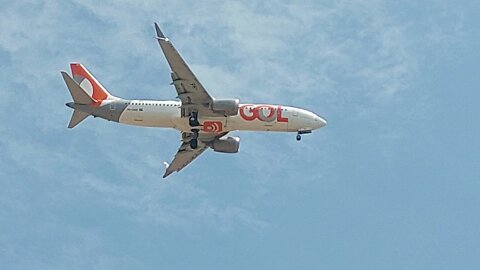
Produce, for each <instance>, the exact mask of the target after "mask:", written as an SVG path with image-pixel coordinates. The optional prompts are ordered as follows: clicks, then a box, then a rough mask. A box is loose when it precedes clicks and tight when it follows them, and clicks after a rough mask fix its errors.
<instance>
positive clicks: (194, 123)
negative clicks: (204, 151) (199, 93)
mask: <svg viewBox="0 0 480 270" xmlns="http://www.w3.org/2000/svg"><path fill="white" fill-rule="evenodd" d="M188 124H189V125H190V127H192V139H191V140H190V148H192V149H197V147H198V132H199V129H198V128H196V127H198V126H200V122H198V112H195V111H193V112H191V113H190V116H189V117H188Z"/></svg>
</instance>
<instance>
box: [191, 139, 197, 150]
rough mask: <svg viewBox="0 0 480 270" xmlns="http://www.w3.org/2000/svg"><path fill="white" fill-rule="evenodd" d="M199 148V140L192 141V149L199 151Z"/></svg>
mask: <svg viewBox="0 0 480 270" xmlns="http://www.w3.org/2000/svg"><path fill="white" fill-rule="evenodd" d="M197 147H198V140H197V139H191V140H190V148H192V149H197Z"/></svg>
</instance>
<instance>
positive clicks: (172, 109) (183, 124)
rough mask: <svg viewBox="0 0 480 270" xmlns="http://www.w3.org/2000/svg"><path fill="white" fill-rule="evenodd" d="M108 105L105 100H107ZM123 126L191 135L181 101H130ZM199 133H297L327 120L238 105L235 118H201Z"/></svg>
mask: <svg viewBox="0 0 480 270" xmlns="http://www.w3.org/2000/svg"><path fill="white" fill-rule="evenodd" d="M107 102H108V101H107ZM119 122H120V123H123V124H129V125H135V126H146V127H164V128H175V129H177V130H180V131H182V132H191V129H192V127H191V126H190V125H189V122H188V118H187V117H181V102H179V101H158V100H132V101H130V102H129V104H128V105H127V107H126V108H125V110H124V111H123V112H122V114H121V115H120V118H119ZM199 122H200V124H201V125H202V126H201V129H200V133H211V132H213V133H220V132H227V131H233V130H251V131H284V132H297V131H300V130H314V129H317V128H320V127H323V126H324V125H325V124H326V121H325V120H324V119H323V118H321V117H319V116H317V115H316V114H314V113H312V112H309V111H307V110H304V109H299V108H295V107H289V106H281V105H269V104H240V106H239V111H238V114H237V115H234V116H220V117H202V115H201V114H200V115H199Z"/></svg>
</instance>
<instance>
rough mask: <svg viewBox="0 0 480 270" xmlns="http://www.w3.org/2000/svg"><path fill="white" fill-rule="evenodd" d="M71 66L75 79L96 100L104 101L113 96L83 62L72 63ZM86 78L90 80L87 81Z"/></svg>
mask: <svg viewBox="0 0 480 270" xmlns="http://www.w3.org/2000/svg"><path fill="white" fill-rule="evenodd" d="M70 68H71V70H72V75H73V78H74V79H75V81H77V83H78V84H80V86H81V87H82V88H83V89H84V90H85V91H86V92H87V93H88V94H89V95H90V96H91V97H92V98H93V99H94V100H96V101H103V100H106V99H110V98H111V97H112V96H111V95H110V94H109V93H108V92H107V90H106V89H105V88H104V87H103V86H102V85H101V84H100V83H99V82H98V81H97V79H95V77H93V75H92V74H91V73H90V72H89V71H88V70H87V69H86V68H85V67H84V66H83V65H82V64H79V63H71V64H70ZM85 79H86V80H88V81H85Z"/></svg>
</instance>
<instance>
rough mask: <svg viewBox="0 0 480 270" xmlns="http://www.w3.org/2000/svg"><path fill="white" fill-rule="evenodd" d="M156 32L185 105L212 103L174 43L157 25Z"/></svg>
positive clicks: (178, 92)
mask: <svg viewBox="0 0 480 270" xmlns="http://www.w3.org/2000/svg"><path fill="white" fill-rule="evenodd" d="M155 31H156V33H157V40H158V44H159V45H160V48H162V51H163V53H164V54H165V58H166V59H167V62H168V65H169V66H170V69H171V71H172V82H173V85H174V86H175V89H176V90H177V94H178V97H179V98H180V99H181V100H182V103H184V104H205V103H210V102H212V100H213V99H212V97H211V96H210V95H209V94H208V92H207V91H206V90H205V88H204V87H203V86H202V84H201V83H200V81H198V79H197V77H195V74H193V72H192V71H191V70H190V68H189V67H188V65H187V63H186V62H185V61H184V60H183V58H182V56H181V55H180V54H179V53H178V51H177V50H176V49H175V47H174V46H173V44H172V42H170V40H169V39H168V38H166V37H165V35H164V34H163V32H162V31H161V30H160V27H158V24H157V23H155Z"/></svg>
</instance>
